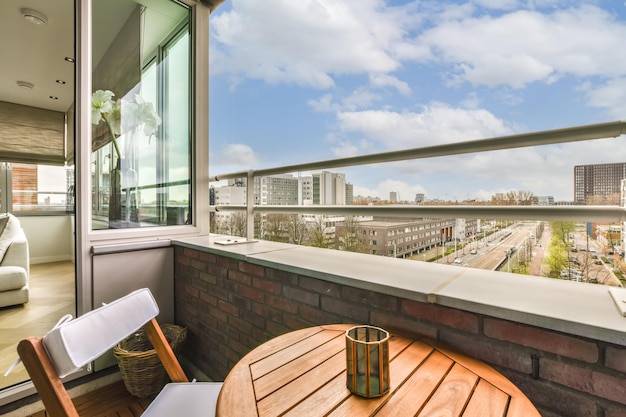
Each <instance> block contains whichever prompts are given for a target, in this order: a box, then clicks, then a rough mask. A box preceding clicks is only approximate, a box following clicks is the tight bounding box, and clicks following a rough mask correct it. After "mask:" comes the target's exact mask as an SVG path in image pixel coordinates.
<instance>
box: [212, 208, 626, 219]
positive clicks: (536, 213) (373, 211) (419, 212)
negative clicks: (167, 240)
mask: <svg viewBox="0 0 626 417" xmlns="http://www.w3.org/2000/svg"><path fill="white" fill-rule="evenodd" d="M214 209H215V211H217V212H219V211H224V212H226V211H245V210H246V209H247V207H246V206H235V205H224V206H214ZM254 211H255V212H259V213H301V214H335V215H343V216H385V217H403V218H409V217H429V218H466V219H493V220H509V219H516V220H546V221H554V220H562V221H587V220H589V219H594V220H596V221H602V222H610V223H613V222H623V221H626V209H624V208H623V207H620V206H468V205H464V206H418V205H384V206H364V205H357V206H354V205H351V206H330V205H329V206H321V205H319V206H292V205H291V206H288V205H284V206H283V205H281V206H255V207H254Z"/></svg>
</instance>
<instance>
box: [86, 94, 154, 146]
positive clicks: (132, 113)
mask: <svg viewBox="0 0 626 417" xmlns="http://www.w3.org/2000/svg"><path fill="white" fill-rule="evenodd" d="M114 96H115V94H114V93H113V92H112V91H110V90H97V91H95V92H94V93H93V95H92V96H91V123H92V124H94V125H97V124H99V123H100V122H101V121H104V122H105V123H106V125H107V127H108V129H109V133H110V134H111V140H112V142H113V145H114V146H115V151H116V153H117V156H118V157H121V156H122V155H121V152H120V150H119V147H118V144H117V138H118V137H119V136H120V135H121V134H122V133H126V132H132V131H135V130H137V129H139V128H141V127H143V133H144V135H146V136H148V137H151V136H152V135H154V134H155V133H156V131H157V129H158V128H159V125H160V124H161V118H160V117H159V115H158V114H157V113H156V111H154V107H153V106H152V103H149V102H146V101H144V99H143V98H142V97H141V96H140V95H138V94H137V95H135V100H134V101H126V100H117V101H116V100H113V97H114Z"/></svg>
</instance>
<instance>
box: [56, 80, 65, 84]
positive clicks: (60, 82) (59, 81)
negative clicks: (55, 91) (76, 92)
mask: <svg viewBox="0 0 626 417" xmlns="http://www.w3.org/2000/svg"><path fill="white" fill-rule="evenodd" d="M57 84H61V85H63V84H65V81H63V80H57Z"/></svg>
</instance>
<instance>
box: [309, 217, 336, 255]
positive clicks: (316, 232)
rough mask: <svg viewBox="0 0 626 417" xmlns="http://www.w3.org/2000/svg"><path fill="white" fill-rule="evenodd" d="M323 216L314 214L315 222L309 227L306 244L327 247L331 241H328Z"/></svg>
mask: <svg viewBox="0 0 626 417" xmlns="http://www.w3.org/2000/svg"><path fill="white" fill-rule="evenodd" d="M327 229H328V228H327V227H326V219H325V218H324V216H316V218H315V222H314V223H313V224H312V225H311V226H310V228H309V235H308V240H307V244H308V245H309V246H315V247H317V248H329V247H330V246H331V244H332V242H330V241H329V238H328V235H327V233H326V231H327Z"/></svg>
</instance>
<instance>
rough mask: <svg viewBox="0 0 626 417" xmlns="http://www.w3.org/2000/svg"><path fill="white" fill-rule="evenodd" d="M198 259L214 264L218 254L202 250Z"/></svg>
mask: <svg viewBox="0 0 626 417" xmlns="http://www.w3.org/2000/svg"><path fill="white" fill-rule="evenodd" d="M198 259H200V260H201V261H202V262H206V263H210V264H214V263H216V262H217V256H216V255H214V254H212V253H206V252H200V254H199V255H198Z"/></svg>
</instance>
